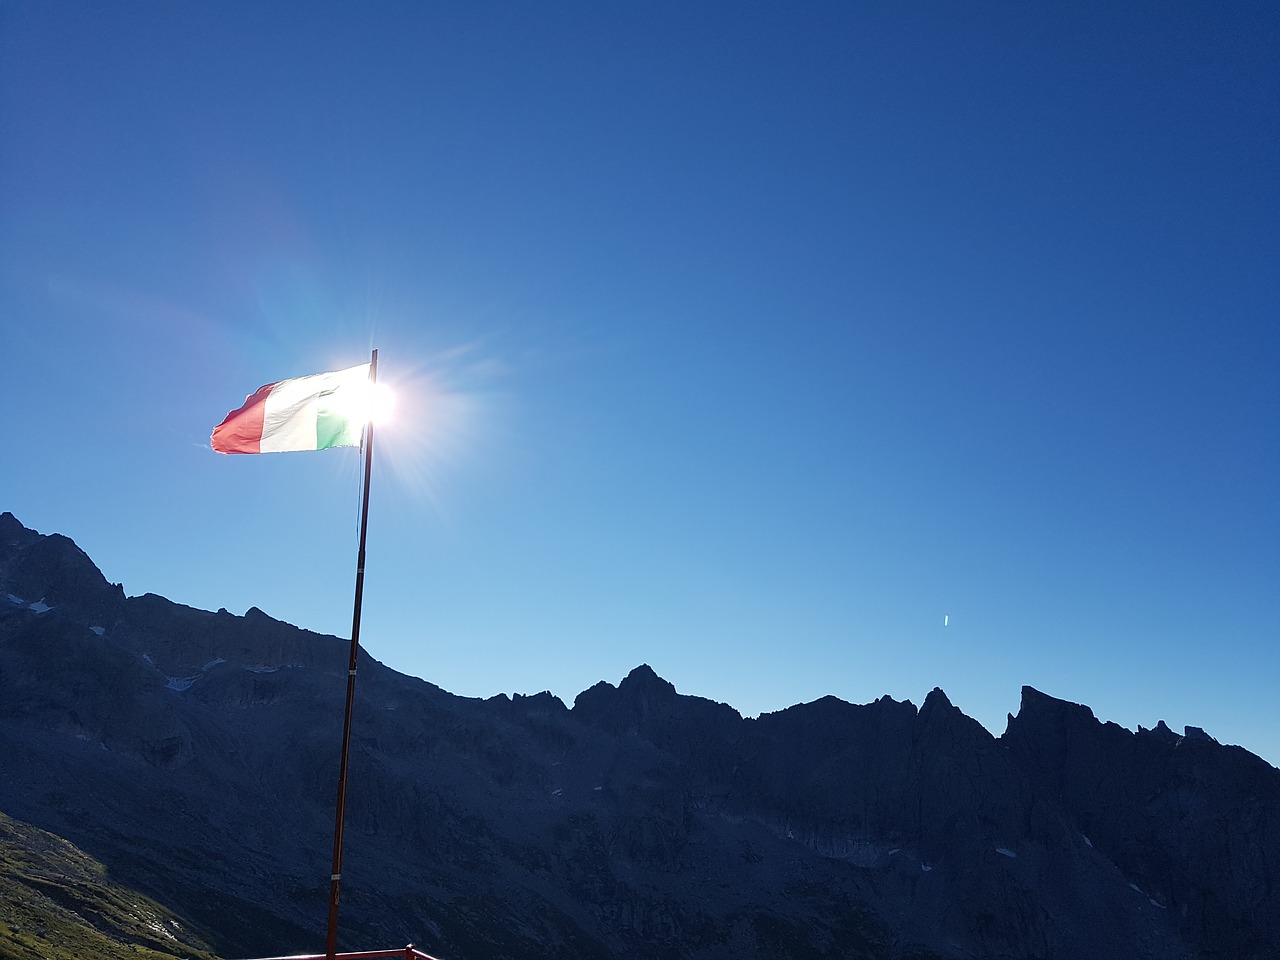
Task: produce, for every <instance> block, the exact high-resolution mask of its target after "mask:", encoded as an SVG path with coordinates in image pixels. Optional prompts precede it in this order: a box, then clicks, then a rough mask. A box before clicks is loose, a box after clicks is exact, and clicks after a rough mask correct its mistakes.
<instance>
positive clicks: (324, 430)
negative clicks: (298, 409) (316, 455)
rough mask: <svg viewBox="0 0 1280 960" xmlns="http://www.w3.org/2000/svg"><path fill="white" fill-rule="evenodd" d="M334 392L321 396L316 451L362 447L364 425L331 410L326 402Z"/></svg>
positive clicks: (317, 415) (317, 420) (317, 421)
mask: <svg viewBox="0 0 1280 960" xmlns="http://www.w3.org/2000/svg"><path fill="white" fill-rule="evenodd" d="M333 392H334V391H332V390H329V391H326V392H325V393H322V394H321V395H320V397H321V400H320V408H319V409H318V410H317V411H316V449H317V450H328V449H329V448H330V447H358V446H360V432H361V430H362V429H363V427H364V424H363V423H362V422H361V421H360V420H358V419H352V418H350V417H348V416H346V415H344V414H341V413H338V412H337V411H336V410H332V409H329V408H328V407H327V406H326V405H325V402H324V399H325V397H326V396H328V395H330V394H332V393H333Z"/></svg>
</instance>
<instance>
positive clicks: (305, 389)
mask: <svg viewBox="0 0 1280 960" xmlns="http://www.w3.org/2000/svg"><path fill="white" fill-rule="evenodd" d="M370 388H371V384H370V383H369V364H367V363H361V364H359V365H357V366H354V367H348V368H347V369H346V370H336V371H334V372H333V373H317V374H313V375H311V376H309V377H295V378H294V379H292V380H281V381H279V382H277V383H268V384H266V385H265V386H262V387H259V388H258V389H257V391H255V392H254V393H252V394H250V395H249V396H247V397H245V401H244V406H242V407H240V409H238V410H232V411H231V412H230V413H228V414H227V416H226V418H225V419H224V420H223V421H222V422H221V423H220V424H218V425H217V426H216V427H214V428H213V435H212V436H210V437H209V442H210V444H211V445H212V446H213V449H214V450H216V451H218V453H284V452H285V451H289V450H326V449H328V448H329V447H358V446H360V436H361V431H362V430H363V429H364V425H365V421H366V420H367V419H368V414H369V395H370V392H371V391H370Z"/></svg>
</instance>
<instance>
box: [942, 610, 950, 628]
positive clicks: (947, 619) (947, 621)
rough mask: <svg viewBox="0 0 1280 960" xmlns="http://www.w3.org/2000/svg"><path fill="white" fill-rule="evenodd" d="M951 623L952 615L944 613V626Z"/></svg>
mask: <svg viewBox="0 0 1280 960" xmlns="http://www.w3.org/2000/svg"><path fill="white" fill-rule="evenodd" d="M950 622H951V614H949V613H944V614H943V615H942V625H943V626H944V627H945V626H946V625H947V624H948V623H950Z"/></svg>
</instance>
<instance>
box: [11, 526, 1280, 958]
mask: <svg viewBox="0 0 1280 960" xmlns="http://www.w3.org/2000/svg"><path fill="white" fill-rule="evenodd" d="M347 657H348V643H347V641H345V640H340V639H338V638H336V637H330V636H322V635H319V634H315V633H312V632H309V631H306V630H303V629H299V628H297V627H294V626H292V625H290V624H287V623H283V622H281V621H278V620H275V619H273V618H271V617H270V616H268V615H267V614H265V613H263V612H262V611H261V610H258V609H256V608H251V609H250V610H249V611H248V612H247V613H245V614H244V616H237V615H234V614H231V613H229V612H227V611H226V610H219V611H217V612H216V613H215V612H208V611H203V610H196V609H193V608H190V607H186V606H182V605H180V604H177V603H174V602H171V601H169V600H167V599H165V598H163V597H159V596H155V595H152V594H146V595H143V596H133V597H128V596H126V595H125V593H124V590H123V589H122V587H121V586H120V585H119V584H112V583H110V582H108V581H107V579H106V578H105V577H104V576H103V575H102V573H101V572H100V571H99V570H98V568H97V567H96V566H95V565H94V563H93V561H92V560H90V558H89V557H88V556H86V555H85V554H84V553H83V552H82V551H81V550H80V549H79V548H78V547H77V546H76V545H75V543H74V542H73V541H71V540H70V539H68V538H66V537H64V536H61V535H57V534H52V535H42V534H40V533H37V532H35V531H33V530H30V529H27V528H26V527H25V526H23V525H22V524H21V523H20V522H19V521H18V520H17V519H16V518H15V517H14V516H13V515H12V514H10V513H4V514H0V814H3V815H4V819H3V821H0V822H2V823H3V824H4V825H5V827H6V830H5V833H4V838H5V840H6V843H8V844H9V847H6V848H5V849H13V850H18V851H19V852H21V851H22V850H24V849H26V847H32V846H40V847H41V849H42V850H45V854H42V856H43V859H41V860H40V861H39V863H40V867H39V870H37V871H35V874H39V876H38V877H37V880H38V881H39V883H38V884H36V883H35V881H33V884H35V886H39V884H43V886H39V889H40V890H42V891H46V892H47V890H49V889H52V888H53V887H54V886H56V885H57V884H59V883H60V884H62V888H69V887H70V886H72V885H73V884H71V882H70V879H69V878H71V879H74V878H73V877H72V874H73V873H74V870H81V871H83V870H84V869H87V868H84V867H83V866H80V867H75V866H74V864H75V863H81V860H79V859H76V858H82V859H83V862H85V863H93V864H97V865H100V868H99V867H98V866H95V867H94V870H97V871H98V872H97V873H95V874H93V876H95V877H98V878H99V879H101V880H103V881H104V882H105V881H106V880H109V881H110V882H111V883H112V884H114V885H117V887H116V888H113V889H119V890H126V891H132V892H133V894H132V895H134V896H136V897H137V898H138V902H139V903H140V904H151V906H149V907H147V908H146V909H148V910H152V911H153V913H154V914H155V916H163V917H164V918H165V919H164V920H163V921H162V922H157V923H155V924H152V926H153V927H155V928H156V929H155V930H154V931H153V936H152V940H151V942H148V943H147V944H145V946H146V948H147V949H151V950H154V949H157V948H158V947H157V944H159V947H160V948H163V947H164V945H165V944H166V943H168V944H169V949H171V950H172V955H173V956H188V955H193V954H196V953H198V952H200V951H205V950H208V951H212V952H213V953H214V954H216V955H218V956H221V957H248V956H266V955H277V954H285V953H299V952H308V951H317V950H320V949H321V948H322V947H323V927H324V919H325V910H326V904H327V891H328V877H329V870H330V864H329V858H330V855H331V844H332V830H333V803H334V793H335V787H336V776H337V766H338V748H339V739H340V733H341V723H342V698H343V693H344V690H345V681H346V669H347ZM350 777H351V779H350V790H349V795H348V817H347V830H346V855H345V864H344V872H343V899H342V925H341V937H340V942H341V944H342V946H343V947H344V948H347V949H372V948H375V947H379V948H381V947H391V946H396V945H403V944H405V943H407V942H413V943H414V944H415V945H417V946H418V947H419V948H420V949H423V950H426V951H428V952H430V953H432V954H434V955H436V956H439V957H442V958H446V960H506V958H510V960H516V958H519V960H551V958H556V960H621V958H624V957H625V958H628V960H729V958H735V960H738V958H757V957H759V958H763V957H770V958H796V960H809V958H814V960H817V958H884V960H943V958H945V960H960V958H1044V960H1057V958H1062V960H1066V958H1072V960H1080V958H1092V960H1111V958H1115V960H1138V958H1160V960H1193V958H1195V960H1201V958H1205V960H1207V958H1231V960H1264V958H1271V960H1274V958H1276V957H1280V771H1278V770H1277V769H1276V768H1274V767H1272V766H1271V765H1270V764H1268V763H1266V762H1265V761H1263V760H1262V759H1260V758H1258V757H1256V756H1254V755H1253V754H1251V753H1249V752H1248V751H1246V750H1244V749H1242V748H1240V747H1235V746H1229V745H1224V744H1220V743H1218V742H1217V741H1216V740H1214V739H1213V738H1212V737H1210V736H1209V735H1208V734H1206V733H1205V732H1204V731H1202V730H1199V729H1197V728H1195V727H1187V728H1185V730H1184V731H1183V733H1182V734H1178V733H1175V732H1174V731H1172V730H1170V729H1169V728H1168V727H1167V726H1165V724H1164V723H1163V722H1160V723H1158V724H1157V725H1156V726H1155V727H1154V728H1152V729H1144V728H1141V727H1140V728H1139V729H1138V730H1137V731H1136V732H1134V731H1130V730H1127V729H1124V728H1122V727H1120V726H1118V725H1116V724H1114V723H1104V722H1101V721H1099V720H1098V719H1097V718H1096V717H1095V716H1094V715H1093V713H1092V711H1091V710H1090V709H1089V708H1088V707H1086V706H1083V705H1081V704H1076V703H1072V702H1069V701H1066V700H1060V699H1056V698H1054V697H1052V696H1049V695H1047V694H1045V693H1042V692H1039V691H1037V690H1034V689H1032V688H1030V687H1024V688H1023V690H1022V702H1021V706H1020V708H1019V711H1018V713H1017V715H1016V716H1013V715H1011V716H1010V717H1009V720H1008V726H1007V729H1006V730H1005V732H1004V733H1003V734H1002V735H1001V736H999V737H996V736H993V735H992V734H991V733H989V732H988V731H987V730H986V729H985V728H983V727H982V726H981V725H980V724H978V723H977V722H976V721H975V720H973V719H971V718H970V717H968V716H966V715H965V714H964V713H962V712H961V711H960V710H959V709H957V708H956V707H955V706H954V705H952V704H951V702H950V701H949V700H948V699H947V696H946V694H945V693H943V691H942V690H940V689H934V690H933V691H931V692H929V693H928V695H927V696H925V697H924V699H923V702H922V703H921V704H920V706H916V705H915V704H913V703H912V702H910V701H897V700H893V699H891V698H889V697H887V696H886V697H881V698H880V699H879V700H876V701H874V702H873V703H868V704H851V703H846V702H843V701H841V700H838V699H835V698H834V697H825V698H823V699H821V700H817V701H814V702H812V703H806V704H799V705H796V706H793V707H789V708H787V709H785V710H781V711H779V712H776V713H768V714H764V715H761V716H760V717H758V718H749V717H743V716H741V715H740V714H739V713H738V712H737V711H736V710H734V709H733V708H732V707H730V706H727V705H725V704H722V703H716V702H714V701H711V700H707V699H703V698H701V697H697V696H689V695H684V694H681V693H678V692H677V691H676V689H675V687H674V686H672V684H671V683H669V682H667V681H666V680H664V679H662V678H661V677H659V676H658V675H657V674H655V673H654V671H653V670H651V669H650V668H649V667H647V666H644V665H641V666H638V667H636V669H634V670H633V671H632V672H631V673H630V674H628V675H627V676H626V677H625V678H623V679H622V680H621V681H620V682H619V683H618V684H617V685H616V686H615V685H613V684H611V683H608V682H600V683H597V684H596V685H595V686H593V687H591V688H590V689H588V690H585V691H583V692H582V693H581V694H579V695H578V697H577V698H576V700H575V701H574V703H573V705H572V706H571V707H570V706H568V705H566V704H565V703H564V702H562V701H561V700H559V699H558V698H556V697H554V696H552V695H551V694H549V693H539V694H535V695H532V696H522V695H519V694H515V695H512V696H506V695H497V696H494V697H491V698H488V699H472V698H464V697H458V696H454V695H452V694H450V693H448V692H446V691H444V690H442V689H440V688H439V687H437V686H434V685H433V684H431V683H429V682H427V681H425V680H421V679H417V678H414V677H409V676H405V675H403V674H400V673H397V672H396V671H394V670H391V669H390V668H388V667H386V666H384V665H382V664H380V663H378V662H377V661H376V660H375V659H373V658H372V657H370V656H369V655H368V654H367V653H364V652H363V651H362V653H361V661H360V670H359V685H358V689H357V702H356V712H355V725H354V734H353V739H352V754H351V774H350ZM50 835H52V837H50ZM32 838H48V839H32ZM60 843H64V844H66V845H67V846H66V849H68V850H72V851H74V853H75V856H74V857H72V856H71V855H70V854H67V856H66V857H64V858H63V860H61V861H59V860H57V859H56V858H55V859H53V860H51V859H50V854H49V853H48V851H49V850H54V851H56V850H60V849H62V848H61V847H58V846H57V844H60ZM33 855H34V854H33ZM15 857H16V859H11V860H6V861H5V862H6V863H9V862H13V863H18V862H26V861H25V860H23V857H22V856H17V855H16V854H15ZM27 859H30V858H29V857H28V858H27ZM73 861H74V863H73ZM58 862H62V863H63V864H64V865H63V867H58V866H56V864H57V863H58ZM51 864H53V865H51ZM13 870H16V868H9V867H6V874H10V873H12V872H13ZM60 871H61V873H62V874H63V875H61V876H57V875H56V874H59V872H60ZM35 874H32V875H33V876H34V875H35ZM80 875H81V874H75V876H80ZM35 886H33V885H32V884H28V886H27V887H24V888H23V889H35ZM41 895H44V894H43V893H42V894H41ZM14 896H18V894H14ZM120 896H123V894H117V893H113V894H112V897H113V898H114V899H113V902H117V901H119V898H120ZM63 901H64V906H63V908H62V909H64V912H65V910H66V909H68V908H67V907H66V906H65V897H64V898H63ZM75 903H80V901H74V902H73V908H74V904H75ZM139 909H140V910H141V909H142V908H141V907H140V908H139ZM126 912H127V911H126ZM15 915H16V914H15ZM150 915H151V914H148V916H150ZM22 916H23V917H25V918H26V919H24V920H23V921H22V923H23V924H26V925H28V926H30V924H31V923H32V922H37V921H32V920H31V919H30V917H31V914H30V911H28V912H27V913H24V914H22ZM79 916H80V920H81V921H82V922H83V924H84V925H85V926H87V927H97V928H99V929H101V928H102V925H101V924H100V923H98V922H97V921H96V920H95V916H94V915H92V911H90V910H87V909H81V912H80V914H79ZM15 923H17V921H8V927H7V932H6V927H5V924H6V921H4V920H3V916H0V957H6V956H14V957H17V956H24V954H20V953H19V952H18V948H17V947H16V946H15V944H17V943H18V941H19V937H20V935H22V934H23V933H24V931H23V930H22V929H19V930H18V931H16V932H15V929H14V924H15ZM111 930H112V931H114V932H111V935H112V936H114V937H116V938H117V939H120V938H121V937H123V938H125V939H128V938H129V937H130V936H134V934H130V933H128V932H127V931H125V932H123V933H122V932H120V928H118V927H113V928H111ZM27 932H29V931H27ZM109 932H110V931H109ZM200 955H202V956H204V955H206V954H204V953H200Z"/></svg>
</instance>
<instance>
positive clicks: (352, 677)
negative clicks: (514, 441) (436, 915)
mask: <svg viewBox="0 0 1280 960" xmlns="http://www.w3.org/2000/svg"><path fill="white" fill-rule="evenodd" d="M377 382H378V351H377V350H374V351H373V360H372V361H371V362H370V364H369V384H370V386H372V385H373V384H375V383H377ZM364 429H365V434H364V498H363V502H362V503H361V506H360V549H359V551H358V552H357V554H356V602H355V610H354V611H353V612H352V615H351V663H350V665H349V666H348V667H347V709H346V714H345V716H344V717H343V720H342V762H341V763H340V765H339V767H338V804H337V812H336V813H335V815H334V824H333V869H332V870H331V871H330V873H329V935H328V939H327V940H326V943H325V957H326V960H334V957H335V955H336V954H337V950H338V887H339V884H341V882H342V829H343V818H344V815H345V814H346V807H347V754H348V752H349V751H350V748H351V708H352V706H353V705H354V703H355V699H356V656H357V654H358V653H359V652H360V603H361V600H362V599H363V598H364V540H365V533H366V532H367V531H368V529H369V477H370V475H371V473H372V470H373V418H372V417H369V419H367V420H366V421H365V427H364Z"/></svg>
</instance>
